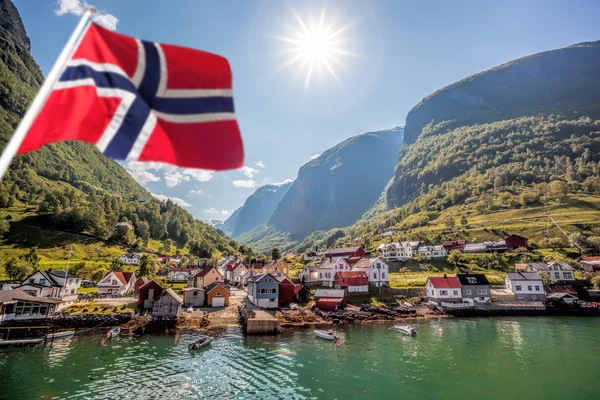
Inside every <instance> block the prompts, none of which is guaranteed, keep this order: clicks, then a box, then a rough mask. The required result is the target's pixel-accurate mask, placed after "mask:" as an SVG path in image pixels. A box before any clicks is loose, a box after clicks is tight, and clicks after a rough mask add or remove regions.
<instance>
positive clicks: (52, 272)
mask: <svg viewBox="0 0 600 400" xmlns="http://www.w3.org/2000/svg"><path fill="white" fill-rule="evenodd" d="M47 272H48V273H49V274H50V275H52V276H56V277H57V278H61V279H64V278H65V274H66V271H56V270H53V269H49V270H48V271H47ZM67 278H79V277H78V276H77V275H73V274H68V275H67Z"/></svg>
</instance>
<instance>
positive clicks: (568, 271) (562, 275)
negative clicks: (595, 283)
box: [516, 262, 575, 283]
mask: <svg viewBox="0 0 600 400" xmlns="http://www.w3.org/2000/svg"><path fill="white" fill-rule="evenodd" d="M516 269H517V271H525V272H538V273H539V274H540V275H542V276H543V277H546V278H547V279H548V280H549V281H550V282H553V283H558V282H563V283H564V282H573V281H575V269H574V268H573V267H571V266H570V265H569V264H567V263H565V262H551V263H545V262H530V263H526V264H517V267H516Z"/></svg>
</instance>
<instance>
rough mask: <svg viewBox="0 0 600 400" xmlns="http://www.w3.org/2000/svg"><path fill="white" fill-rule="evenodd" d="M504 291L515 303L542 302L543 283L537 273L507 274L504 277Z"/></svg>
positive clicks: (544, 294) (543, 294) (543, 293)
mask: <svg viewBox="0 0 600 400" xmlns="http://www.w3.org/2000/svg"><path fill="white" fill-rule="evenodd" d="M504 283H505V286H506V289H508V290H510V291H511V292H512V293H513V294H514V295H515V300H517V301H544V299H545V297H546V292H545V291H544V282H543V281H542V277H541V276H540V274H538V273H537V272H507V273H506V275H505V276H504Z"/></svg>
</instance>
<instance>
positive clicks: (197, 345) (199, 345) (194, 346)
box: [188, 336, 212, 350]
mask: <svg viewBox="0 0 600 400" xmlns="http://www.w3.org/2000/svg"><path fill="white" fill-rule="evenodd" d="M211 342H212V338H211V337H208V336H202V337H200V338H199V339H198V340H196V341H195V342H193V343H190V344H188V349H190V350H200V349H203V348H205V347H206V346H208V345H209V344H210V343H211Z"/></svg>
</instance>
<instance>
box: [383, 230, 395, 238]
mask: <svg viewBox="0 0 600 400" xmlns="http://www.w3.org/2000/svg"><path fill="white" fill-rule="evenodd" d="M395 234H396V231H395V230H393V229H390V230H389V231H385V232H383V233H382V234H381V236H382V237H387V236H394V235H395Z"/></svg>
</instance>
